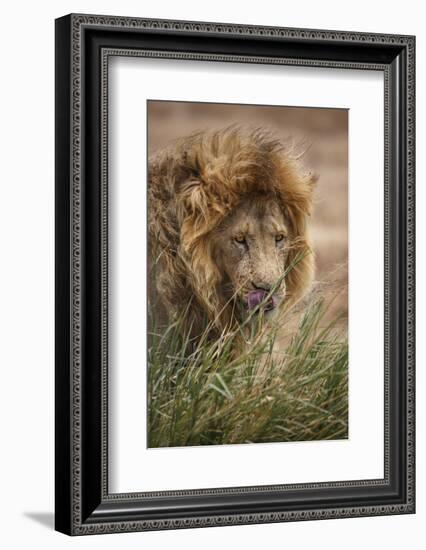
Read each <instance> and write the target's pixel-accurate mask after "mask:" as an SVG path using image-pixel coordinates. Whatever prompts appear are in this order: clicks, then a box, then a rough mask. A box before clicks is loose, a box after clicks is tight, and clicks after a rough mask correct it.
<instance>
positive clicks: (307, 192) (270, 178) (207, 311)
mask: <svg viewBox="0 0 426 550" xmlns="http://www.w3.org/2000/svg"><path fill="white" fill-rule="evenodd" d="M148 179H149V185H148V208H149V209H148V211H149V214H148V217H149V243H150V254H151V256H152V259H153V260H152V261H153V262H154V270H153V277H154V278H155V284H152V288H151V290H156V291H157V293H158V297H159V299H160V302H161V304H162V305H163V307H164V311H165V312H166V314H167V316H168V317H173V315H175V314H176V313H179V312H182V311H183V309H184V308H185V307H186V306H188V304H190V305H189V306H188V318H189V322H190V323H193V324H194V326H197V330H202V326H201V324H202V323H203V322H205V320H209V321H211V322H212V323H213V324H214V325H215V326H216V327H217V328H218V330H223V329H224V328H225V327H226V326H229V325H230V324H232V323H233V322H235V321H236V316H235V314H234V307H235V305H234V304H233V303H232V302H230V301H229V298H228V297H227V296H226V295H225V294H224V292H223V285H222V283H223V279H224V273H223V272H222V270H221V268H220V266H219V262H218V260H217V257H215V244H214V243H215V239H214V235H215V232H216V231H217V230H218V228H220V227H221V224H224V223H226V220H227V219H229V217H230V216H232V215H233V213H235V212H236V211H237V209H238V207H239V206H241V205H242V204H243V203H244V204H250V201H251V199H252V198H253V200H256V199H257V198H259V197H262V196H265V197H269V199H268V200H270V198H271V197H272V198H273V200H274V201H275V202H276V204H277V205H278V206H279V208H280V210H281V212H282V214H283V216H284V219H285V222H286V224H287V225H288V228H289V233H290V237H291V246H289V248H288V254H287V255H286V264H287V265H289V264H292V263H293V264H294V267H293V268H292V269H291V270H290V272H289V273H288V275H287V276H286V281H285V287H286V293H285V296H286V298H285V300H284V302H285V303H287V304H291V303H294V302H295V301H296V300H298V299H299V298H300V297H301V296H302V295H303V294H304V293H305V292H306V291H307V290H308V289H309V287H310V284H311V281H312V277H313V271H314V257H313V254H312V244H311V239H310V236H309V230H308V223H307V222H308V218H309V216H310V213H311V208H312V189H313V182H314V178H313V176H312V175H310V174H304V173H303V172H302V171H301V169H300V166H299V164H298V161H297V160H295V159H294V158H292V157H291V155H290V154H289V153H288V152H286V151H285V149H284V148H283V146H282V144H281V142H280V141H279V140H278V139H276V138H275V137H274V136H273V135H272V134H271V133H270V132H268V131H265V130H259V129H255V130H250V129H244V128H241V127H235V126H233V127H230V128H226V129H223V130H219V131H210V132H200V133H196V134H193V135H191V136H189V137H186V138H183V139H180V140H178V141H176V142H174V143H173V144H172V145H171V146H170V147H168V148H166V149H164V150H162V151H160V152H159V153H157V154H156V155H154V156H153V157H152V158H150V160H149V178H148ZM240 210H241V208H240ZM284 267H285V266H283V269H284ZM152 283H154V281H152ZM154 287H155V288H154ZM235 290H236V289H235Z"/></svg>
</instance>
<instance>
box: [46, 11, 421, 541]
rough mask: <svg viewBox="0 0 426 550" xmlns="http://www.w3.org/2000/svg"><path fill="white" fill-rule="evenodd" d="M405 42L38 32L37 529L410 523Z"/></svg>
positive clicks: (59, 25) (259, 34)
mask: <svg viewBox="0 0 426 550" xmlns="http://www.w3.org/2000/svg"><path fill="white" fill-rule="evenodd" d="M414 55H415V39H414V37H413V36H399V35H382V34H365V33H353V32H350V33H349V32H342V31H322V30H306V29H289V28H278V27H254V26H245V25H228V24H217V23H201V22H188V21H169V20H147V19H137V18H134V19H133V18H127V17H126V18H125V17H115V16H114V17H109V16H96V15H79V14H77V15H74V14H72V15H68V16H65V17H62V18H60V19H57V20H56V384H55V391H56V432H55V433H56V445H55V451H56V474H55V475H56V479H55V482H56V513H55V516H56V529H57V530H58V531H61V532H63V533H66V534H69V535H85V534H99V533H119V532H126V531H144V530H158V529H178V528H179V529H180V528H188V527H204V526H219V525H238V524H248V523H267V522H285V521H299V520H313V519H327V518H348V517H359V516H373V515H385V514H407V513H414V511H415V499H414V493H415V487H414V486H415V480H414V475H415V472H414V177H415V175H414V170H415V165H414V162H415V159H414V152H415V146H414V139H415V136H414V133H415V112H414V109H415V96H414V93H415V91H414V67H415V58H414Z"/></svg>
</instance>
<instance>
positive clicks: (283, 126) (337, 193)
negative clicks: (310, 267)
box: [148, 101, 348, 318]
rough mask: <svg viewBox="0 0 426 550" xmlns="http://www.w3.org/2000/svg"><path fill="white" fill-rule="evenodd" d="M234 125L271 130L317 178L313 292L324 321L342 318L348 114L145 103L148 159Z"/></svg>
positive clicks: (345, 276) (345, 308)
mask: <svg viewBox="0 0 426 550" xmlns="http://www.w3.org/2000/svg"><path fill="white" fill-rule="evenodd" d="M233 123H237V124H242V125H250V126H262V127H269V128H271V129H272V130H273V131H274V132H275V133H276V134H277V135H278V136H279V137H280V138H281V139H282V140H283V141H284V142H285V143H287V144H288V146H289V147H295V150H296V152H300V153H302V152H304V154H303V156H302V158H301V161H302V164H303V165H304V166H305V168H306V170H312V171H313V172H315V173H316V174H317V175H318V176H319V180H318V182H317V184H316V190H315V195H314V212H313V218H312V234H313V238H314V247H315V254H316V277H315V279H316V288H317V290H318V291H320V292H322V293H324V294H325V296H326V298H327V301H329V302H330V303H331V306H330V311H329V315H328V316H327V317H329V316H335V315H336V314H342V315H343V316H344V318H346V317H347V311H348V297H347V282H348V281H347V279H348V111H347V110H346V109H322V108H305V107H280V106H257V105H235V104H215V103H191V102H174V101H148V149H149V151H148V152H149V154H152V153H154V152H155V151H156V150H158V149H161V148H162V147H164V146H166V145H167V144H168V143H169V142H170V141H171V140H173V139H176V138H179V137H184V136H185V135H187V134H190V133H191V132H193V131H196V130H207V129H218V128H223V127H225V126H228V125H230V124H233Z"/></svg>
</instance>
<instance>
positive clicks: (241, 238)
mask: <svg viewBox="0 0 426 550" xmlns="http://www.w3.org/2000/svg"><path fill="white" fill-rule="evenodd" d="M234 240H235V242H237V243H238V244H245V242H246V238H245V237H244V235H237V236H236V237H234Z"/></svg>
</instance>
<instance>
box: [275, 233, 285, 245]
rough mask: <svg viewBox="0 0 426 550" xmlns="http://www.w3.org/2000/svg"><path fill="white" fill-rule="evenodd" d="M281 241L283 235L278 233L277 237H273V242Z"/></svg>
mask: <svg viewBox="0 0 426 550" xmlns="http://www.w3.org/2000/svg"><path fill="white" fill-rule="evenodd" d="M283 240H284V233H278V234H277V235H275V242H276V243H279V242H281V241H283Z"/></svg>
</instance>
